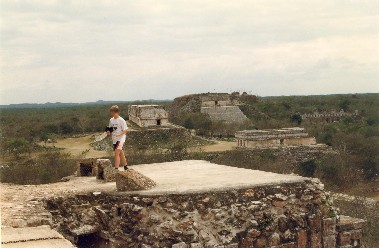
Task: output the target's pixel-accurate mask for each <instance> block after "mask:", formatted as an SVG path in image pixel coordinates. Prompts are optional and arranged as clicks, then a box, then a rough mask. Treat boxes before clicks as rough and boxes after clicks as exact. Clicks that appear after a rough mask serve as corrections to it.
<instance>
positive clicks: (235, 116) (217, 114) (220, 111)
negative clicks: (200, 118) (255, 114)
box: [201, 106, 248, 123]
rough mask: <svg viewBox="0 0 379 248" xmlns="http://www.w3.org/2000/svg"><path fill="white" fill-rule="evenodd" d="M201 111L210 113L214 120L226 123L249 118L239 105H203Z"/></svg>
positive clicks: (238, 121)
mask: <svg viewBox="0 0 379 248" xmlns="http://www.w3.org/2000/svg"><path fill="white" fill-rule="evenodd" d="M201 113H203V114H207V115H209V117H210V118H211V120H212V121H223V122H225V123H236V122H237V123H241V122H244V121H246V120H248V118H247V117H246V115H244V114H243V112H242V111H241V110H240V108H239V107H238V106H217V107H202V108H201Z"/></svg>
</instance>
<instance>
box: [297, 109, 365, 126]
mask: <svg viewBox="0 0 379 248" xmlns="http://www.w3.org/2000/svg"><path fill="white" fill-rule="evenodd" d="M358 116H359V112H358V110H355V111H354V112H345V111H344V110H343V109H341V110H340V111H339V112H337V111H330V112H318V111H316V112H313V113H305V114H302V115H301V118H302V119H303V120H307V121H325V122H328V123H329V122H336V121H340V120H341V119H342V118H345V117H354V118H355V117H358Z"/></svg>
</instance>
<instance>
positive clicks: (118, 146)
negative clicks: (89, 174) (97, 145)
mask: <svg viewBox="0 0 379 248" xmlns="http://www.w3.org/2000/svg"><path fill="white" fill-rule="evenodd" d="M123 146H124V142H120V141H117V142H116V144H113V151H116V149H120V150H122V147H123Z"/></svg>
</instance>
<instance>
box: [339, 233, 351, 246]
mask: <svg viewBox="0 0 379 248" xmlns="http://www.w3.org/2000/svg"><path fill="white" fill-rule="evenodd" d="M337 244H338V245H350V244H351V233H350V232H346V231H345V232H340V233H339V234H338V239H337Z"/></svg>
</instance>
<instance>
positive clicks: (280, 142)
mask: <svg viewBox="0 0 379 248" xmlns="http://www.w3.org/2000/svg"><path fill="white" fill-rule="evenodd" d="M235 136H236V139H237V146H238V147H246V148H260V147H280V146H309V145H316V144H317V143H316V139H315V138H314V137H311V136H310V135H309V134H308V133H306V132H305V130H304V128H299V127H293V128H282V129H266V130H245V131H239V132H237V133H236V135H235Z"/></svg>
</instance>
